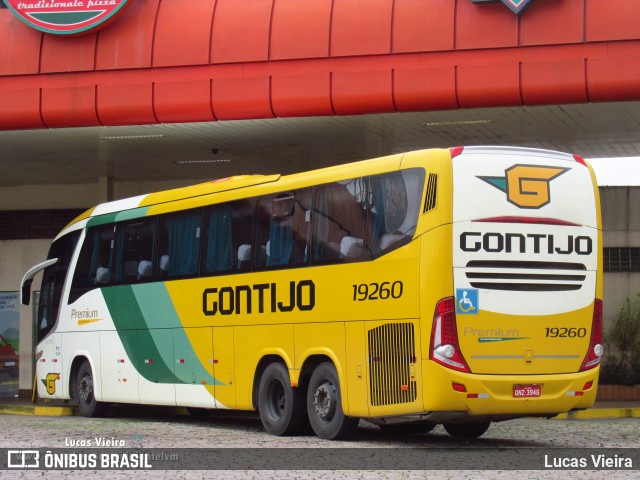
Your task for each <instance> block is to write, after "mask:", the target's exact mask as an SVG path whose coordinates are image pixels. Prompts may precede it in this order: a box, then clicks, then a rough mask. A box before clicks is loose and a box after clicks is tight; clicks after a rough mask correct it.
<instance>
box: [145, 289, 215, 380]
mask: <svg viewBox="0 0 640 480" xmlns="http://www.w3.org/2000/svg"><path fill="white" fill-rule="evenodd" d="M133 293H134V295H135V297H136V301H137V302H138V305H140V306H141V309H142V316H143V318H144V319H145V320H146V323H147V325H148V324H149V323H151V324H152V325H153V327H154V331H155V330H157V329H172V330H173V345H172V346H171V347H170V348H166V349H161V350H160V351H161V352H162V354H163V358H162V360H163V361H164V363H165V364H167V365H174V366H175V362H176V360H177V358H175V357H174V356H179V358H180V359H182V360H184V364H185V365H189V366H190V367H191V368H190V369H189V370H188V371H187V369H178V373H177V374H176V383H193V376H194V375H195V377H196V379H197V381H198V383H200V381H202V380H204V381H206V383H207V384H208V385H221V382H219V381H217V380H216V379H215V378H214V377H213V376H212V375H211V374H210V373H209V371H208V370H207V368H206V367H205V366H204V365H202V363H201V362H200V360H199V359H198V355H197V354H196V352H195V351H194V350H193V347H192V346H191V342H190V341H189V337H187V334H186V333H185V331H184V328H183V327H182V322H181V321H180V317H179V316H178V312H177V311H176V309H175V307H174V306H173V301H172V300H171V296H170V295H169V291H168V290H167V287H166V286H165V284H164V283H163V282H157V283H145V284H141V285H134V286H133ZM212 341H213V339H212ZM178 352H179V353H178ZM177 375H179V376H177Z"/></svg>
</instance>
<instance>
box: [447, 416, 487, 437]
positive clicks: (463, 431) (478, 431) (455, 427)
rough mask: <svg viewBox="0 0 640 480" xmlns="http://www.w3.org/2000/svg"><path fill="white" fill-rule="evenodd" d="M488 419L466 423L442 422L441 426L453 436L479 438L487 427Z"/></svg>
mask: <svg viewBox="0 0 640 480" xmlns="http://www.w3.org/2000/svg"><path fill="white" fill-rule="evenodd" d="M489 425H491V422H490V421H489V420H486V421H481V422H468V423H443V424H442V426H443V427H444V429H445V430H446V431H447V433H448V434H449V435H451V436H452V437H453V438H464V439H473V438H479V437H481V436H482V435H484V433H485V432H486V431H487V430H488V429H489Z"/></svg>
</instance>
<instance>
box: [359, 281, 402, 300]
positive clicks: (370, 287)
mask: <svg viewBox="0 0 640 480" xmlns="http://www.w3.org/2000/svg"><path fill="white" fill-rule="evenodd" d="M403 291H404V285H403V284H402V282H401V281H400V280H397V281H395V282H382V283H375V282H373V283H359V284H356V285H353V301H354V302H364V301H365V300H387V299H389V298H400V297H401V296H402V292H403Z"/></svg>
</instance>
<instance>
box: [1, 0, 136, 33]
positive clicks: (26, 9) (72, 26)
mask: <svg viewBox="0 0 640 480" xmlns="http://www.w3.org/2000/svg"><path fill="white" fill-rule="evenodd" d="M4 3H5V4H6V5H7V7H9V9H10V10H11V11H12V12H13V14H14V15H15V16H16V17H18V18H19V19H20V20H22V21H23V22H24V23H26V24H27V25H29V26H30V27H33V28H35V29H37V30H40V31H42V32H46V33H54V34H58V35H79V34H84V33H91V32H94V31H96V30H99V29H101V28H103V27H105V26H106V25H108V24H109V23H111V22H112V21H113V20H115V19H116V18H117V17H118V16H119V15H120V14H121V13H122V12H123V11H124V10H126V8H127V6H128V4H130V3H131V0H4Z"/></svg>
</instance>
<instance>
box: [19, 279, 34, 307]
mask: <svg viewBox="0 0 640 480" xmlns="http://www.w3.org/2000/svg"><path fill="white" fill-rule="evenodd" d="M32 282H33V279H32V278H30V279H29V280H26V281H25V282H24V283H23V284H22V291H21V292H20V293H21V294H20V302H21V303H22V304H23V305H29V303H30V302H31V283H32Z"/></svg>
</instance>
